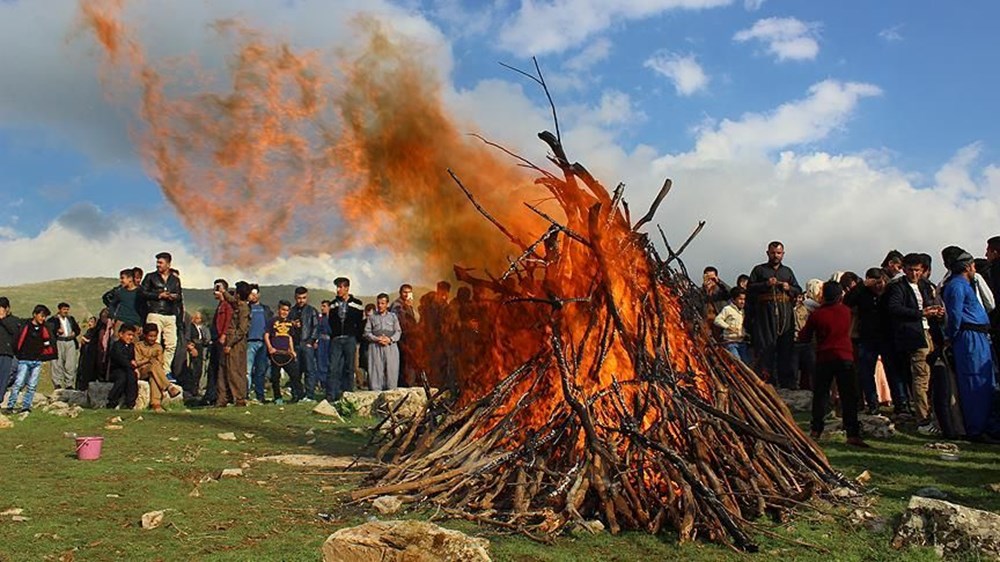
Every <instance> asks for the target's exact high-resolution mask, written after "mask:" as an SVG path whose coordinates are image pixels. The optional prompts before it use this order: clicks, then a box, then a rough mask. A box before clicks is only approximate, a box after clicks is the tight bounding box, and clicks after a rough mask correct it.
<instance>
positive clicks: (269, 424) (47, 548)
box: [0, 405, 1000, 562]
mask: <svg viewBox="0 0 1000 562" xmlns="http://www.w3.org/2000/svg"><path fill="white" fill-rule="evenodd" d="M115 415H120V416H121V417H122V418H123V420H124V421H123V422H122V424H121V425H123V426H124V428H123V429H121V430H107V429H105V428H104V426H105V425H106V424H107V420H108V419H109V418H111V417H113V416H115ZM141 415H142V418H143V419H142V420H138V419H137V418H138V417H139V413H137V412H110V411H102V410H97V411H95V410H86V411H84V412H83V414H82V415H81V416H80V417H78V418H76V419H67V418H58V417H55V416H52V415H49V414H46V413H43V412H41V411H37V412H35V413H33V414H32V415H31V416H29V417H28V419H27V420H25V421H23V422H17V421H15V423H16V425H15V427H14V428H12V429H7V430H2V431H0V451H3V454H2V456H0V471H2V474H3V475H4V479H3V482H4V483H3V487H2V490H3V492H2V495H0V511H2V510H5V509H8V508H14V507H17V508H22V509H24V513H23V515H24V516H27V517H29V518H30V520H28V521H26V522H20V523H18V522H12V521H10V519H9V518H8V517H3V518H0V560H2V561H8V560H9V561H15V560H18V561H19V560H25V561H27V560H32V561H34V560H70V559H72V560H77V561H79V560H109V561H110V560H317V559H318V558H319V552H320V546H321V544H322V543H323V541H324V540H325V539H326V537H327V536H328V535H329V534H330V533H332V532H333V531H334V530H336V529H338V528H340V527H343V526H349V525H356V524H359V523H361V522H363V521H364V520H365V519H366V518H367V517H368V516H369V513H368V511H367V509H366V508H365V507H351V506H347V505H345V501H346V500H345V494H344V492H345V491H346V490H349V489H350V487H351V486H352V485H353V484H354V483H355V481H356V480H355V479H356V478H358V477H357V476H352V475H348V476H344V475H338V474H336V473H335V472H333V471H331V470H326V469H305V468H295V467H287V466H283V465H277V464H272V463H264V462H258V461H255V460H254V459H256V458H258V457H261V456H264V455H271V454H281V453H296V452H300V453H313V454H332V455H350V454H352V453H354V452H355V451H357V449H358V447H359V446H360V445H361V444H362V443H363V441H364V439H365V436H364V435H361V434H359V433H358V432H356V431H352V428H356V427H360V426H363V425H365V424H366V423H370V421H371V420H354V421H350V422H348V423H347V424H342V425H335V424H328V423H321V422H320V419H318V418H317V417H316V416H314V415H312V414H311V413H310V412H309V409H308V407H306V406H302V405H287V406H284V407H283V409H280V408H279V407H277V406H273V405H265V406H251V407H249V408H247V409H241V408H226V409H221V410H220V409H197V408H195V409H191V410H190V411H184V410H180V409H175V410H173V411H170V412H168V413H166V414H163V415H155V414H153V413H151V412H143V413H142V414H141ZM15 419H16V418H15ZM309 428H315V438H316V442H315V443H312V444H309V443H308V441H309V439H310V437H309V436H307V435H305V433H306V431H307V430H308V429H309ZM228 431H232V432H235V433H236V434H237V436H238V437H239V441H237V442H229V441H222V440H220V439H219V438H218V437H217V434H218V433H221V432H228ZM67 432H71V433H76V434H79V435H81V436H83V435H103V436H104V437H105V442H104V451H103V455H102V458H101V459H100V460H99V461H97V462H81V461H78V460H76V459H75V457H74V446H73V443H72V440H71V439H70V438H68V437H65V436H64V433H67ZM245 433H251V434H253V437H252V438H247V437H245V436H244V434H245ZM170 438H176V440H171V439H170ZM927 442H928V441H927V440H925V439H923V438H920V437H916V436H912V435H908V434H904V435H898V436H896V437H894V438H892V439H889V440H873V441H872V443H873V444H874V445H875V448H874V449H872V450H870V451H858V450H856V449H849V448H847V447H845V445H844V443H843V438H838V437H832V438H830V439H829V440H826V441H824V442H823V445H824V447H825V449H826V451H827V453H828V454H829V455H830V458H831V460H832V461H833V463H834V465H835V466H836V467H838V469H840V470H842V471H843V472H844V473H845V474H846V475H848V476H851V477H853V476H855V475H857V474H858V473H860V472H861V471H862V470H865V469H867V470H870V471H871V473H872V481H871V484H870V487H871V488H872V489H873V490H875V491H877V499H876V501H875V504H874V510H875V511H877V512H878V513H879V514H880V515H881V516H883V517H887V518H888V519H889V520H890V524H889V528H888V529H886V530H885V531H884V532H881V533H872V532H869V531H866V530H864V529H861V528H857V529H855V528H852V527H851V525H850V524H849V523H848V522H847V521H846V520H845V519H844V518H843V517H842V516H843V515H844V514H845V511H844V510H843V509H842V508H835V507H832V506H825V507H823V508H822V511H823V512H822V513H820V512H815V511H808V512H803V513H801V514H799V515H797V516H796V517H794V518H792V519H791V520H790V521H789V522H787V523H786V524H785V525H784V526H778V525H776V524H773V523H763V522H762V523H761V524H762V525H764V526H765V528H767V529H769V530H771V531H772V532H777V533H779V534H781V535H784V536H787V537H793V538H795V539H797V540H799V541H803V542H808V543H812V544H815V545H818V546H820V547H822V548H824V549H826V550H827V551H828V552H821V551H818V550H813V549H810V548H806V547H803V546H798V545H795V544H792V543H790V542H787V541H783V540H776V539H773V538H769V537H766V536H763V535H757V538H758V539H759V543H760V545H761V550H762V554H761V555H759V556H756V557H751V556H748V555H744V554H738V553H734V552H733V551H731V550H729V549H727V548H725V547H722V546H718V545H712V544H706V543H701V542H696V543H693V544H685V545H677V544H675V538H676V537H675V536H674V535H672V534H670V533H664V534H663V535H661V536H649V535H646V534H642V533H626V534H622V535H620V536H611V535H609V534H607V533H604V534H601V535H596V536H589V535H588V536H565V537H560V538H558V539H557V540H556V542H555V543H554V544H552V545H542V544H538V543H534V542H532V541H530V540H528V539H526V538H520V537H512V536H505V535H499V534H497V533H496V532H495V531H493V530H490V529H486V528H477V527H476V526H475V525H472V524H470V523H465V522H446V523H445V525H447V526H450V527H453V528H457V529H460V530H463V531H466V532H469V533H474V534H479V535H483V536H486V537H487V538H489V539H490V540H491V543H492V545H491V551H492V553H493V555H494V557H495V559H496V560H510V561H521V562H528V561H553V562H555V561H577V560H617V561H623V562H624V561H633V560H660V559H688V560H700V561H709V560H770V559H773V558H775V557H780V558H781V559H787V560H816V561H823V562H828V561H830V560H866V561H867V560H887V561H888V560H935V559H936V557H935V556H934V554H933V552H932V551H931V550H929V549H917V550H911V551H907V552H902V553H900V552H897V551H894V550H892V549H891V548H890V547H889V541H890V538H891V527H892V526H893V525H894V524H895V521H896V520H897V519H898V517H899V514H900V513H901V512H902V511H903V509H904V507H905V504H906V501H907V500H908V498H909V496H910V494H912V492H914V491H915V490H917V489H919V488H921V487H924V486H935V487H938V488H940V489H941V490H943V491H944V492H946V493H948V494H949V495H950V496H951V499H952V500H953V501H956V502H957V503H961V504H965V505H969V506H973V507H978V508H983V509H989V510H998V509H1000V495H997V494H993V493H991V492H989V491H987V490H986V489H984V484H988V483H993V482H998V481H1000V473H998V466H997V462H996V459H997V452H998V451H997V449H995V448H988V447H977V446H969V445H963V446H962V455H961V460H960V461H959V462H947V461H942V460H939V459H938V458H937V453H936V452H935V451H932V450H929V449H926V448H924V447H923V445H924V444H925V443H927ZM243 463H249V468H246V469H244V476H243V477H242V478H233V479H225V480H221V481H212V482H207V483H203V484H200V485H199V484H198V482H199V480H201V479H202V478H203V477H205V476H208V475H213V474H216V473H217V472H219V471H221V470H222V469H223V468H238V467H240V466H241V465H242V464H243ZM195 488H198V490H199V492H200V497H192V496H191V495H190V494H191V492H192V490H194V489H195ZM159 509H165V510H169V511H167V514H166V519H165V524H164V525H163V526H162V527H160V528H157V529H152V530H143V529H141V528H140V526H139V520H140V518H141V516H142V514H143V513H145V512H147V511H153V510H159ZM321 513H324V514H330V515H331V516H332V519H331V520H329V521H328V520H325V519H324V518H321V517H320V516H319V514H321ZM426 515H427V514H426V513H423V512H411V513H407V514H404V515H403V516H404V517H426Z"/></svg>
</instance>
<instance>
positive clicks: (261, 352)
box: [247, 340, 270, 402]
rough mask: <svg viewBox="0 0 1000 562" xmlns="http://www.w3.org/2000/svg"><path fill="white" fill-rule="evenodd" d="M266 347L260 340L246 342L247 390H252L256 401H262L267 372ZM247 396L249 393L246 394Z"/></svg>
mask: <svg viewBox="0 0 1000 562" xmlns="http://www.w3.org/2000/svg"><path fill="white" fill-rule="evenodd" d="M267 363H268V360H267V347H266V346H265V345H264V342H263V341H261V340H251V341H248V342H247V388H252V389H253V393H254V395H255V396H256V397H257V400H258V401H261V402H263V401H264V379H265V378H266V377H267V374H268V371H270V369H269V368H268V364H267ZM247 394H249V392H248V393H247Z"/></svg>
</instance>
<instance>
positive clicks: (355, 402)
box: [340, 390, 379, 418]
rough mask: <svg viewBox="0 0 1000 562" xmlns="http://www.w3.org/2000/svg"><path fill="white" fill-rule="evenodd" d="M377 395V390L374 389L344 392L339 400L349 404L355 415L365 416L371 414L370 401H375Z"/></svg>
mask: <svg viewBox="0 0 1000 562" xmlns="http://www.w3.org/2000/svg"><path fill="white" fill-rule="evenodd" d="M378 395H379V392H378V391H376V390H358V391H356V392H345V393H344V395H343V396H342V397H341V398H340V401H341V402H346V403H348V404H350V405H351V406H352V407H353V408H354V411H355V415H358V416H361V417H364V418H367V417H371V415H372V403H374V402H375V399H376V398H378Z"/></svg>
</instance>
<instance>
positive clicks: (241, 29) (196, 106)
mask: <svg viewBox="0 0 1000 562" xmlns="http://www.w3.org/2000/svg"><path fill="white" fill-rule="evenodd" d="M80 8H81V21H82V23H83V26H84V28H85V29H86V30H88V31H89V32H90V33H91V34H92V36H93V37H94V38H95V39H96V40H97V42H98V44H99V45H100V47H101V56H102V61H101V63H102V64H101V79H102V83H103V84H104V86H105V88H106V91H107V94H108V97H109V99H111V100H112V102H114V103H118V104H129V108H130V109H132V110H134V111H135V113H136V116H137V117H138V119H136V120H135V121H136V124H135V126H134V127H133V130H132V131H131V133H132V135H133V137H134V140H135V142H136V145H137V149H138V151H139V153H140V155H141V158H142V161H143V164H144V166H145V167H146V169H147V172H148V173H149V175H150V176H151V177H152V178H153V179H154V180H155V181H156V182H157V183H158V184H159V185H160V187H161V189H162V190H163V193H164V195H165V197H166V199H167V200H168V201H169V202H170V203H171V205H172V206H173V207H174V209H175V210H176V212H177V213H178V215H179V217H180V219H181V221H182V223H183V224H184V225H185V227H186V228H187V229H188V230H189V232H190V233H191V234H192V238H194V239H195V240H196V241H197V243H199V244H201V245H203V247H205V249H206V250H208V251H209V252H210V254H211V255H212V257H213V259H214V260H215V261H217V262H221V263H230V264H234V265H239V266H252V265H255V264H258V263H261V262H263V261H267V260H269V259H271V258H273V257H275V256H279V255H280V256H290V255H315V254H321V253H331V254H334V255H336V254H339V253H346V252H350V251H355V250H358V249H362V248H366V247H375V248H379V249H382V250H386V251H388V252H394V253H398V254H406V255H414V254H415V255H418V256H421V258H422V260H423V264H424V271H423V274H424V276H425V279H427V280H430V279H433V278H434V277H436V276H440V275H443V274H445V273H446V272H447V271H449V270H450V268H451V266H452V265H453V264H455V263H460V264H463V265H469V266H475V267H488V268H490V269H491V270H493V271H495V270H497V269H502V268H505V267H506V265H507V262H506V260H505V257H506V256H507V255H509V254H511V253H513V252H515V249H514V247H513V246H512V245H509V244H507V243H506V241H505V239H504V237H503V236H498V235H497V233H496V230H495V229H494V228H493V226H491V225H490V224H489V223H487V222H486V221H485V220H484V219H483V217H482V216H480V215H479V214H478V213H476V211H475V210H474V208H473V206H472V205H471V204H470V203H469V201H468V200H467V199H466V198H465V196H464V195H463V194H462V192H461V191H460V190H459V189H458V187H457V186H456V185H455V183H454V182H453V181H452V180H451V178H450V177H449V176H448V173H447V169H448V168H452V169H454V170H455V172H456V173H457V174H458V175H459V176H460V177H461V178H462V180H463V183H464V184H465V185H466V186H468V187H469V189H470V190H471V191H472V192H473V193H474V194H475V197H476V199H477V200H478V201H479V202H480V203H482V204H483V206H484V207H485V208H487V209H488V210H489V211H490V212H491V213H492V214H493V215H495V216H496V217H497V218H498V219H499V220H500V221H502V222H503V223H505V224H506V225H507V226H508V227H510V228H511V230H513V231H514V232H515V233H519V234H521V235H522V236H523V237H525V238H529V237H530V233H533V232H540V230H541V225H540V224H539V221H538V220H537V219H536V218H535V217H534V216H533V215H532V214H531V213H530V212H527V211H526V209H525V208H524V206H523V205H522V203H523V202H526V201H530V202H533V203H537V202H538V201H537V200H538V199H541V198H542V197H543V194H542V192H540V191H539V190H538V188H537V187H536V186H534V185H533V183H532V181H531V180H532V178H531V177H529V176H528V175H527V174H525V173H523V171H522V170H521V169H519V168H518V167H516V166H515V165H513V163H512V162H511V161H510V159H508V158H507V157H506V156H504V155H502V154H500V153H499V152H497V151H495V150H494V149H491V148H489V147H487V146H485V145H483V144H482V143H481V142H479V141H477V140H475V139H473V138H471V137H470V136H468V135H467V134H465V132H464V131H465V130H468V127H464V126H460V125H459V124H457V123H456V122H455V120H454V119H453V118H452V117H451V116H449V114H448V112H447V111H446V110H445V108H444V106H443V103H442V95H441V86H440V81H439V79H438V77H437V75H436V74H435V72H434V69H432V68H428V67H427V66H426V64H424V63H423V62H422V61H421V59H420V53H421V51H422V49H421V45H419V44H415V43H414V42H413V41H412V40H408V39H405V38H403V37H399V36H396V35H394V34H393V33H392V32H391V31H390V30H389V29H388V28H387V26H385V25H383V24H382V23H381V22H379V21H377V20H376V19H374V18H373V17H370V16H359V17H356V18H355V20H354V22H355V24H356V29H357V32H358V33H359V34H360V36H361V37H362V38H363V39H364V40H363V42H362V47H361V48H360V49H355V50H347V49H344V48H340V49H337V50H334V49H331V50H330V52H322V51H319V50H310V51H302V50H296V49H294V48H292V47H291V46H290V45H289V44H288V43H287V42H285V41H282V40H280V39H278V38H275V37H273V36H270V35H268V34H267V33H264V32H262V31H260V30H255V29H252V28H250V27H249V26H247V25H245V24H244V23H242V22H239V21H234V20H225V21H218V22H216V23H215V24H214V25H213V30H214V31H215V32H216V33H217V34H218V35H219V36H220V38H222V39H223V40H224V41H225V42H226V44H227V45H231V52H230V54H229V56H228V57H227V72H226V73H225V74H224V75H219V74H218V73H211V72H209V71H207V70H206V69H205V68H203V67H202V66H201V65H199V64H198V63H197V61H194V60H191V59H183V60H160V61H152V60H150V59H149V57H148V55H147V52H146V49H145V48H144V45H143V42H142V38H141V37H138V36H137V35H136V34H135V31H134V29H133V28H131V27H130V26H129V25H128V24H127V19H126V17H125V11H126V7H125V6H124V4H123V2H122V0H81V1H80ZM136 99H138V100H140V101H139V102H138V103H136V102H135V101H134V100H136Z"/></svg>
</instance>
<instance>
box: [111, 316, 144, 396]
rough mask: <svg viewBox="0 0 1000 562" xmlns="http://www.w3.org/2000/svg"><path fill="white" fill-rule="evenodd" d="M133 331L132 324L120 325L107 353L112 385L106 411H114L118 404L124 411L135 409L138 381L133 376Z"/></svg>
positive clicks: (134, 328) (134, 364)
mask: <svg viewBox="0 0 1000 562" xmlns="http://www.w3.org/2000/svg"><path fill="white" fill-rule="evenodd" d="M135 331H136V327H135V326H133V325H132V324H128V323H125V324H122V325H121V326H120V327H119V328H118V339H117V340H115V341H114V343H112V344H111V349H110V351H109V352H108V363H109V366H108V370H109V373H108V376H109V380H110V381H111V382H112V383H113V384H112V386H111V391H110V392H109V393H108V404H107V407H108V409H111V410H113V409H115V408H117V407H118V405H119V403H121V406H122V407H123V408H125V409H128V410H131V409H132V408H135V400H136V398H137V397H138V396H139V385H138V379H137V378H136V374H135V367H136V363H135Z"/></svg>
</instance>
